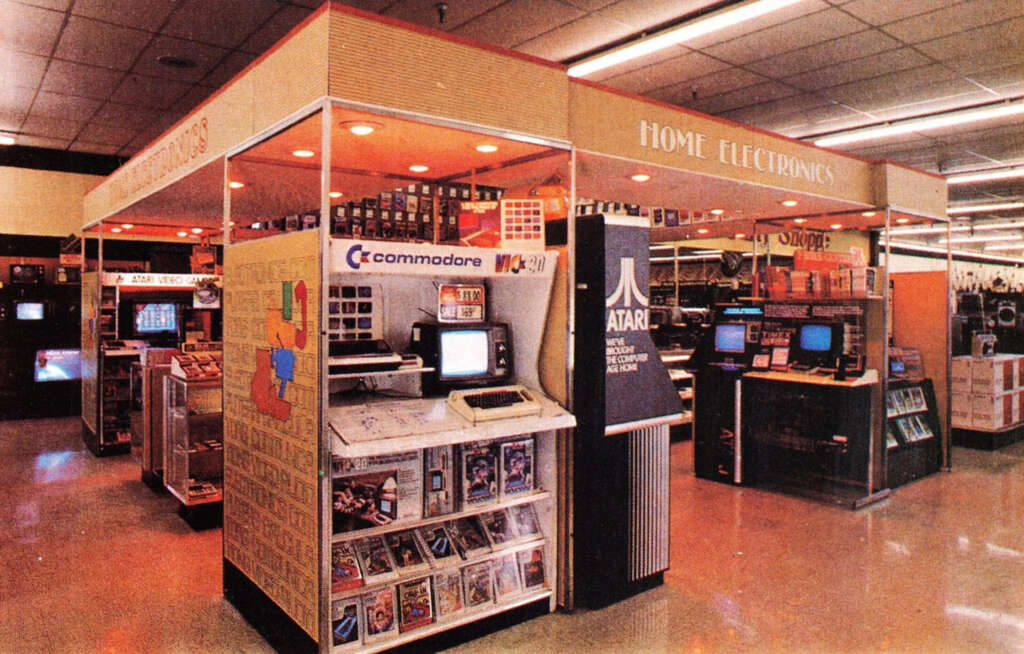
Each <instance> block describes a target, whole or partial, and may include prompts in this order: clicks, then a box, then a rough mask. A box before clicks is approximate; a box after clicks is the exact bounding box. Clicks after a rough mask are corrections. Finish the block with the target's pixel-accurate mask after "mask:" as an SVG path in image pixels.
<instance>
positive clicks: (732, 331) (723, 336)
mask: <svg viewBox="0 0 1024 654" xmlns="http://www.w3.org/2000/svg"><path fill="white" fill-rule="evenodd" d="M746 346H747V326H746V325H745V324H743V323H736V322H734V323H728V322H727V323H721V324H718V325H715V352H726V353H735V354H739V353H742V352H744V351H746Z"/></svg>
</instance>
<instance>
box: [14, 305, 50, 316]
mask: <svg viewBox="0 0 1024 654" xmlns="http://www.w3.org/2000/svg"><path fill="white" fill-rule="evenodd" d="M14 317H15V318H17V319H18V320H42V319H43V303H42V302H18V303H17V304H15V305H14Z"/></svg>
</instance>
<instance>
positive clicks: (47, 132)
mask: <svg viewBox="0 0 1024 654" xmlns="http://www.w3.org/2000/svg"><path fill="white" fill-rule="evenodd" d="M84 125H85V123H84V122H78V121H73V120H68V119H66V118H43V117H42V116H32V117H30V118H29V119H28V120H26V121H25V123H24V124H23V125H22V126H21V131H22V133H24V134H30V135H32V136H45V137H47V138H54V139H65V140H69V141H70V140H71V139H73V138H75V135H77V134H78V132H79V130H81V129H82V127H83V126H84Z"/></svg>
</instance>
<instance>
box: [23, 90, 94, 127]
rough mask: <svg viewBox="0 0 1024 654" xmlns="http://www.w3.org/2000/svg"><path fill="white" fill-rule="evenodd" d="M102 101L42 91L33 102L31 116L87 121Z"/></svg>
mask: <svg viewBox="0 0 1024 654" xmlns="http://www.w3.org/2000/svg"><path fill="white" fill-rule="evenodd" d="M100 104H101V102H100V101H99V100H93V99H90V98H83V97H80V96H73V95H61V94H59V93H51V92H49V91H40V92H39V93H38V94H37V95H36V100H35V102H33V103H32V109H31V112H30V114H29V115H30V116H31V117H36V116H39V117H42V118H66V119H68V120H73V121H78V122H85V121H87V120H89V118H90V117H92V115H93V114H94V113H96V110H97V109H99V107H100Z"/></svg>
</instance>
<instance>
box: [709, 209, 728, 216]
mask: <svg viewBox="0 0 1024 654" xmlns="http://www.w3.org/2000/svg"><path fill="white" fill-rule="evenodd" d="M723 213H725V209H712V210H711V215H712V216H721V215H722V214H723Z"/></svg>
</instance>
